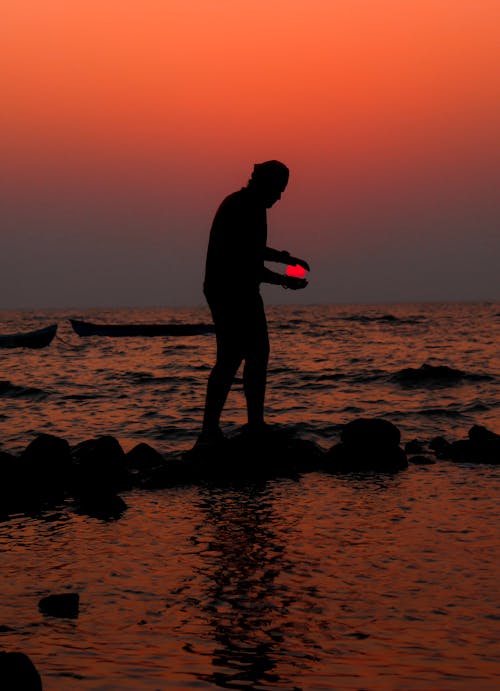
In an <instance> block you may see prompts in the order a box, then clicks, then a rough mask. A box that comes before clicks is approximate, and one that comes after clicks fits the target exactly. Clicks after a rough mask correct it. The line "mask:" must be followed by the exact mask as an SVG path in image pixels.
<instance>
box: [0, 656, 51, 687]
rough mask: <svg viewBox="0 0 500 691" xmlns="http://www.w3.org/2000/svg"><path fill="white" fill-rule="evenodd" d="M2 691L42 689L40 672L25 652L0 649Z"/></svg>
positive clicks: (0, 685)
mask: <svg viewBox="0 0 500 691" xmlns="http://www.w3.org/2000/svg"><path fill="white" fill-rule="evenodd" d="M0 688H1V689H2V691H42V680H41V678H40V674H39V673H38V670H37V669H36V667H35V665H34V664H33V663H32V661H31V660H30V658H29V657H28V656H27V655H25V654H24V653H18V652H14V653H8V652H5V651H0Z"/></svg>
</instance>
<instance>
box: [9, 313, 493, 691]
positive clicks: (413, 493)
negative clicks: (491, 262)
mask: <svg viewBox="0 0 500 691" xmlns="http://www.w3.org/2000/svg"><path fill="white" fill-rule="evenodd" d="M499 313H500V306H499V305H407V306H395V305H391V306H379V307H333V306H318V307H307V308H306V307H295V308H292V307H288V308H277V307H274V308H270V309H269V321H270V332H271V348H272V353H271V362H270V374H269V393H268V419H269V420H270V421H271V422H274V423H278V424H280V425H283V426H285V427H287V428H293V429H295V430H296V431H297V432H298V433H299V434H300V435H302V436H304V437H308V438H312V439H314V440H316V441H317V442H319V443H320V444H321V445H322V446H323V447H325V448H326V447H328V446H329V445H331V443H332V442H333V441H334V440H335V438H336V435H337V433H338V430H339V428H340V426H341V425H342V424H344V423H345V422H347V421H349V420H351V419H353V418H355V417H359V416H361V415H380V416H383V417H386V418H388V419H390V420H392V421H393V422H395V423H396V424H397V425H398V426H399V427H400V428H401V430H402V434H403V441H407V440H408V439H411V438H413V437H420V438H429V437H430V436H434V435H435V434H444V435H445V436H447V437H449V438H450V439H451V438H457V437H460V436H464V435H465V433H466V431H467V430H468V428H469V427H470V426H471V425H472V424H484V425H487V426H489V427H490V428H492V429H494V430H496V431H497V432H498V431H500V429H499V428H500V424H499V409H500V406H499V402H500V384H499V382H500V364H499V357H498V356H499V350H498V348H499V346H498V343H499V340H500V339H499V338H498V336H499V324H500V318H499V316H498V315H499ZM387 315H390V317H388V316H387ZM2 316H3V322H2V332H3V333H9V332H15V331H23V330H28V329H30V328H36V327H38V326H40V325H46V324H48V323H51V322H53V321H59V323H60V324H61V326H60V329H59V334H60V336H61V338H62V339H63V340H61V339H57V340H55V341H54V342H53V343H52V344H51V346H50V347H49V348H47V349H45V350H43V351H26V350H22V351H18V350H15V351H0V357H1V363H2V370H1V374H0V382H1V383H0V432H1V434H0V442H1V443H2V447H1V448H3V449H5V450H9V451H19V450H20V449H21V448H23V446H24V445H25V444H26V443H27V442H28V441H29V440H30V439H31V438H32V437H33V435H34V434H36V433H38V432H42V431H44V432H51V433H53V434H58V435H62V436H64V437H66V438H67V439H68V440H69V441H70V442H71V443H75V442H78V441H81V440H82V439H86V438H89V437H92V436H96V435H99V434H103V433H108V434H109V433H110V434H114V435H115V436H117V437H118V439H119V440H120V442H121V443H122V444H123V445H124V447H125V448H126V449H127V448H130V447H131V446H132V445H133V444H135V443H137V442H139V441H147V442H149V443H150V444H152V445H153V446H154V447H155V448H157V449H158V450H160V451H163V452H168V451H171V450H174V449H179V448H185V447H187V446H189V445H190V444H192V441H193V439H194V437H195V434H196V431H197V428H198V425H199V422H200V418H201V412H202V405H203V398H204V391H205V385H206V379H207V376H208V372H209V369H210V365H211V363H212V361H213V357H214V338H213V336H199V337H189V338H176V339H162V338H154V339H104V338H90V339H79V338H78V337H77V336H76V335H75V334H73V333H72V332H71V330H70V327H69V324H68V323H67V322H66V323H65V322H64V321H63V320H64V319H67V318H68V317H69V316H71V317H78V316H80V317H86V318H87V319H89V320H94V321H101V320H102V321H105V320H107V321H116V322H119V321H122V322H128V321H143V322H158V321H170V320H172V319H176V320H179V321H182V322H198V321H205V320H206V319H207V314H206V311H204V310H201V309H198V310H151V311H144V310H142V311H133V310H114V311H109V312H103V311H101V312H87V313H79V314H77V313H74V312H72V313H69V312H57V313H54V312H52V313H45V314H40V313H37V314H30V313H4V314H3V315H2ZM423 363H428V364H432V365H447V366H449V367H453V368H455V369H458V370H460V371H461V372H462V373H463V374H462V375H461V376H459V377H458V378H457V379H455V380H454V381H452V382H450V381H447V382H436V381H432V380H431V381H422V382H419V383H417V384H411V385H408V384H402V383H400V382H398V381H397V380H396V379H395V378H394V375H396V374H398V373H399V372H401V370H403V369H405V368H407V367H415V368H418V367H420V366H421V365H422V364H423ZM242 422H244V403H243V397H242V392H241V382H238V383H237V384H236V386H235V389H234V391H232V392H231V394H230V398H229V400H228V405H227V408H226V411H225V417H224V429H225V431H227V432H229V433H231V432H233V431H235V430H236V429H237V428H238V426H239V425H240V424H241V423H242ZM499 478H500V470H499V468H498V467H494V466H486V465H478V466H472V465H466V464H451V463H445V462H438V464H436V465H433V466H410V468H409V469H408V470H407V471H404V472H402V473H400V474H398V475H396V476H384V475H377V474H371V475H370V474H368V475H365V476H361V475H360V476H345V477H333V476H329V475H327V474H322V473H311V474H308V475H304V476H303V477H301V478H300V479H299V480H297V481H292V480H283V479H280V480H275V481H269V482H267V483H265V484H263V485H260V486H250V485H249V486H244V487H238V488H224V489H222V488H214V487H197V488H194V487H181V488H177V489H168V490H163V491H155V492H139V491H135V492H130V493H126V494H124V495H123V496H124V498H125V500H126V502H127V504H128V505H129V509H128V510H127V511H125V513H124V514H123V516H122V518H120V519H119V520H117V521H111V522H104V521H100V520H97V519H94V518H89V517H88V516H84V515H79V514H77V513H75V512H74V510H73V508H72V507H71V506H70V505H67V506H66V505H65V506H61V507H60V508H59V509H57V510H53V511H50V512H47V513H45V514H43V515H41V516H24V515H18V516H14V517H12V518H11V519H10V520H9V521H5V522H3V523H0V568H1V573H2V576H3V578H2V588H1V589H0V627H6V628H0V648H3V649H5V650H21V651H23V652H26V653H27V654H29V655H30V657H31V658H32V659H33V661H34V662H35V664H36V666H37V668H38V669H39V671H40V673H41V675H42V678H43V682H44V689H45V691H73V690H81V691H120V690H122V689H123V690H127V691H128V690H132V689H134V690H139V689H145V690H146V691H149V690H151V691H153V690H156V689H161V690H162V691H163V690H164V689H171V688H177V689H210V688H228V689H245V690H247V689H256V690H259V691H265V690H266V689H287V690H292V689H304V690H312V691H323V690H330V689H334V690H336V691H344V690H345V691H347V690H357V691H362V690H363V689H366V690H369V691H393V690H394V689H398V690H399V689H402V690H403V689H408V690H411V691H420V690H423V689H425V690H428V689H433V690H442V691H455V690H461V689H463V690H464V691H465V690H467V691H470V690H471V689H474V690H475V691H476V690H477V691H493V689H496V688H498V683H497V678H496V676H495V673H496V671H497V670H498V652H499V650H498V642H497V641H498V622H499V620H500V598H499V585H498V583H499V579H498V565H497V560H496V559H497V558H496V550H497V545H498V537H499V536H498V524H499V521H498V508H497V507H498V490H499ZM65 591H71V592H78V593H79V594H80V600H81V606H80V615H79V617H78V618H77V619H74V620H69V619H55V618H51V617H46V616H43V615H42V614H41V613H40V612H39V611H38V600H39V599H40V598H41V597H43V596H45V595H48V594H50V593H60V592H65Z"/></svg>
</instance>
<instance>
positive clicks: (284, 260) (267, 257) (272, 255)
mask: <svg viewBox="0 0 500 691" xmlns="http://www.w3.org/2000/svg"><path fill="white" fill-rule="evenodd" d="M289 259H290V252H287V251H286V250H275V249H274V248H273V247H266V249H265V251H264V261H266V262H278V263H279V264H288V263H289V262H288V260H289Z"/></svg>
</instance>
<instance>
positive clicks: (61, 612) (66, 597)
mask: <svg viewBox="0 0 500 691" xmlns="http://www.w3.org/2000/svg"><path fill="white" fill-rule="evenodd" d="M79 607H80V596H79V595H78V593H62V594H60V595H48V596H47V597H42V599H41V600H40V601H39V603H38V608H39V610H40V612H42V614H47V615H49V616H51V617H63V618H66V619H76V618H77V617H78V613H79Z"/></svg>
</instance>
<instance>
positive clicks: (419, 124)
mask: <svg viewBox="0 0 500 691" xmlns="http://www.w3.org/2000/svg"><path fill="white" fill-rule="evenodd" d="M499 27H500V2H498V0H474V2H473V1H471V0H405V1H402V0H328V1H327V0H272V1H270V0H255V1H254V2H246V1H244V0H231V1H230V0H227V1H226V0H217V2H209V1H208V0H189V1H187V0H106V1H105V2H103V1H102V0H71V2H68V1H67V0H7V2H6V3H4V7H3V9H2V20H1V23H0V51H1V65H2V68H1V70H0V75H1V76H0V86H1V93H2V100H3V105H2V108H1V109H0V144H1V148H2V151H3V153H2V162H1V163H0V175H1V181H2V183H3V189H4V195H5V196H6V197H7V200H6V201H7V207H8V212H9V213H8V223H7V231H6V232H7V235H8V238H9V242H8V244H7V249H8V250H9V254H8V257H9V260H10V261H9V264H10V265H11V266H15V265H18V264H19V259H20V257H21V255H22V252H23V248H24V251H27V252H28V255H29V258H30V261H31V262H34V263H36V262H37V258H38V259H39V258H40V257H44V252H46V249H44V248H46V247H47V242H48V243H49V245H50V247H51V249H52V251H53V252H56V255H57V259H58V266H59V267H61V266H63V267H64V266H67V265H69V263H71V261H73V259H74V253H75V252H76V250H77V249H78V251H79V252H80V253H81V252H83V255H84V256H85V258H86V261H87V262H90V263H91V264H92V262H94V265H95V270H96V275H97V276H98V277H99V276H100V281H98V293H96V294H93V293H92V294H90V295H86V293H85V287H84V286H83V285H81V284H79V283H78V279H77V278H76V277H75V276H73V275H71V276H69V275H68V272H67V271H66V273H65V270H64V269H63V268H59V269H57V267H56V266H55V265H54V267H53V269H54V270H53V272H52V273H53V274H54V280H53V283H51V281H50V280H48V283H47V292H46V298H45V299H46V301H47V302H48V303H51V304H57V299H58V289H57V284H58V285H59V286H60V285H61V283H64V282H65V285H66V286H69V293H68V291H66V297H65V300H66V301H67V300H70V303H69V304H71V299H73V300H74V302H75V304H77V303H79V302H82V304H113V303H114V302H115V301H116V300H117V299H118V297H119V294H117V295H115V294H114V293H108V296H109V300H107V299H106V293H107V285H106V266H107V265H108V266H109V261H111V258H112V257H116V248H117V243H119V247H120V248H121V249H120V251H121V260H120V261H121V262H122V269H117V272H115V274H116V275H114V278H115V282H116V281H118V283H120V281H123V288H124V293H123V294H124V295H125V297H126V299H125V303H129V302H134V299H135V297H134V294H131V293H130V291H129V292H128V293H127V290H126V288H127V286H126V282H125V277H126V274H127V271H130V264H131V262H132V260H134V261H135V262H137V257H138V256H141V257H142V260H143V264H142V265H141V266H142V270H143V271H145V272H146V271H149V272H150V271H151V261H153V260H157V258H158V255H159V254H162V253H163V255H164V256H165V257H166V260H165V261H166V262H167V264H168V257H169V256H173V257H175V262H174V261H172V267H174V266H178V265H179V261H181V263H182V264H183V266H182V269H183V275H184V273H185V275H186V276H189V280H186V283H185V284H184V283H183V282H182V280H181V281H180V284H179V281H177V282H176V287H175V291H173V286H172V285H170V284H169V281H168V279H167V278H164V281H163V282H162V280H160V279H159V278H158V279H157V280H156V281H154V282H153V283H151V281H150V282H149V284H148V285H147V286H146V288H145V289H144V292H143V293H141V294H140V295H139V296H136V297H137V301H138V304H151V303H153V304H161V303H162V302H166V303H169V302H172V300H169V298H170V297H171V296H172V294H173V292H176V296H175V300H174V302H178V303H183V302H187V303H192V302H200V301H201V300H202V298H201V294H199V291H198V298H197V299H196V294H195V292H193V291H194V289H193V288H191V286H193V285H194V283H195V282H196V280H197V279H196V276H197V275H198V274H199V273H200V271H201V269H200V264H202V262H203V253H204V250H205V244H206V236H207V232H208V227H209V224H210V220H211V216H212V214H213V212H214V210H215V207H216V206H217V204H218V202H219V201H220V198H221V197H222V196H223V195H224V194H226V193H228V192H230V191H232V190H233V189H236V188H237V187H239V186H241V185H242V184H244V183H245V181H246V179H247V178H248V175H249V172H250V168H251V164H253V162H255V161H259V160H264V159H267V158H279V159H281V160H283V161H284V162H285V163H287V164H288V165H289V167H290V168H291V171H292V177H291V181H290V185H289V189H288V191H287V194H286V195H285V196H284V198H283V201H282V202H281V204H280V205H279V206H277V207H276V209H275V210H273V211H272V212H271V214H270V221H272V222H271V223H270V244H273V245H275V246H278V247H288V248H289V249H291V250H292V251H294V252H300V253H302V254H303V255H304V256H306V257H309V258H311V263H312V264H313V271H314V261H315V260H316V267H317V274H316V277H317V281H316V284H315V286H313V281H314V273H312V274H311V290H310V292H309V293H308V295H306V294H305V293H304V295H303V299H304V300H306V301H312V300H314V301H317V300H324V301H335V300H337V299H339V300H353V301H354V300H363V299H367V300H368V299H372V297H373V299H380V300H382V299H391V291H390V290H389V286H387V287H386V288H384V290H382V291H380V294H379V293H377V291H375V292H374V291H373V286H374V285H375V286H376V285H377V280H378V278H380V277H381V276H385V275H386V273H387V266H383V262H384V258H385V257H390V258H391V261H392V262H398V261H399V262H400V263H401V261H402V259H403V257H405V256H406V257H407V256H408V253H411V252H412V251H413V252H414V253H415V252H416V253H417V254H416V256H418V258H419V259H420V260H421V261H424V260H425V259H427V260H428V266H429V271H430V274H431V278H433V283H432V290H433V291H434V292H433V293H432V294H428V285H429V283H428V278H429V277H427V278H426V280H425V282H424V283H425V285H419V276H418V275H417V273H415V275H414V277H413V282H411V285H407V283H408V278H407V276H406V275H403V274H404V272H403V273H402V275H401V277H400V278H399V279H397V280H396V278H395V284H394V286H393V299H394V300H397V299H399V298H401V299H430V298H432V297H435V298H436V299H440V298H444V299H446V298H452V297H453V295H454V293H453V291H452V292H451V293H450V294H449V293H448V292H447V290H448V288H446V286H445V283H446V284H447V285H448V284H449V280H452V281H456V282H457V283H456V288H457V290H458V288H459V287H460V288H461V290H462V292H463V287H464V282H463V279H462V280H461V281H459V277H460V274H462V273H463V270H464V268H465V267H467V265H468V264H467V262H470V261H471V256H472V255H471V249H473V250H474V251H476V253H477V243H478V242H479V243H480V244H481V245H482V246H484V256H483V255H482V254H481V253H479V254H478V255H477V257H475V260H474V261H475V262H476V263H475V264H474V267H475V268H474V271H473V274H474V276H476V274H477V275H478V276H479V275H480V276H481V277H482V278H481V280H482V283H481V290H482V291H483V292H482V293H481V291H479V293H478V294H476V293H474V291H472V292H471V293H470V296H469V297H471V298H474V297H484V298H486V297H490V298H493V297H498V290H497V292H496V295H495V294H494V283H495V281H494V274H493V273H491V272H490V269H489V268H488V267H489V266H490V264H489V263H488V262H490V263H491V260H492V259H491V258H492V253H493V255H494V254H495V252H498V245H497V244H496V239H495V238H496V236H497V233H495V229H497V228H498V225H497V220H495V219H498V212H499V202H498V188H499V182H500V176H499V169H500V145H499V137H498V123H499V122H500V68H499V65H500V28H499ZM426 240H427V245H426V244H425V242H426ZM92 241H94V245H95V244H96V242H95V241H97V244H98V247H95V248H94V253H93V249H92ZM431 241H432V242H433V243H434V249H435V250H436V248H437V249H438V250H439V251H444V249H445V248H446V251H449V249H450V247H451V248H452V249H453V251H454V252H455V254H456V257H457V258H456V261H457V262H458V263H457V264H456V269H455V270H453V271H452V272H451V274H450V275H449V276H447V277H443V276H442V275H441V278H440V277H439V275H437V273H436V275H435V276H433V271H436V272H437V271H438V263H437V262H436V266H435V267H434V268H433V267H432V261H434V260H435V257H434V256H429V255H428V248H429V243H430V242H431ZM37 243H39V244H37ZM426 247H427V249H426ZM35 250H36V252H35ZM417 250H418V252H420V254H419V253H418V252H417ZM374 251H378V252H379V255H377V257H376V259H377V261H378V262H379V267H380V269H379V273H377V271H374V270H372V271H371V272H370V271H368V274H369V276H368V279H367V283H366V285H363V283H362V282H361V283H360V282H359V279H358V283H356V284H355V285H354V286H353V285H351V286H350V287H349V285H347V284H346V281H347V280H348V276H349V275H351V276H352V273H353V270H354V268H355V267H358V273H359V272H361V269H362V270H363V271H364V272H366V271H367V269H368V267H367V266H365V264H363V257H364V256H365V254H368V255H369V256H370V257H371V258H372V259H373V258H374V255H373V252H374ZM30 252H31V255H30ZM426 252H427V254H426ZM473 258H474V257H473ZM496 258H497V259H498V254H496ZM360 261H361V264H362V266H361V265H360V264H359V262H360ZM339 262H342V265H340V264H339ZM349 262H351V264H349ZM380 262H381V264H380ZM153 265H154V270H155V271H156V270H158V271H159V270H160V267H161V264H158V265H155V264H154V261H153ZM134 266H136V270H137V271H139V269H138V268H137V265H136V264H135V265H134ZM148 267H149V269H148ZM360 267H361V268H360ZM492 269H493V267H491V270H492ZM339 271H340V272H342V271H344V272H345V278H343V279H342V280H341V281H339V282H338V283H336V282H335V281H334V280H332V279H331V277H330V274H332V273H334V272H337V275H338V273H339ZM396 273H397V272H396ZM379 274H380V275H379ZM139 276H140V272H139V273H138V274H137V277H139ZM444 278H447V279H449V280H447V281H444ZM68 281H69V283H68ZM440 281H441V283H440ZM199 282H200V283H201V278H200V280H199ZM44 283H45V281H44ZM146 283H148V281H146ZM9 285H11V284H10V283H9ZM0 287H1V286H0ZM497 287H498V285H497ZM350 288H351V290H350ZM476 288H477V284H476ZM198 289H199V286H198ZM441 289H443V290H441ZM9 290H10V293H11V295H10V296H9V298H8V299H7V300H6V304H5V305H4V306H10V305H12V306H15V305H22V304H29V303H30V295H29V293H30V284H29V280H28V286H27V287H25V288H23V289H22V291H21V294H20V295H19V296H16V294H12V287H11V288H10V289H9ZM183 291H184V292H183ZM186 291H187V292H186ZM492 291H493V292H492ZM2 292H3V291H2ZM483 293H484V294H483ZM68 295H69V297H68ZM280 297H281V296H280ZM301 297H302V296H301ZM456 297H457V298H465V297H468V295H467V294H461V293H460V291H458V292H457V293H456ZM36 299H40V298H39V296H38V295H37V296H36ZM86 299H87V302H85V300H86ZM110 300H111V303H110ZM35 302H36V300H35ZM63 302H64V301H63ZM33 304H34V303H33ZM0 306H2V305H0Z"/></svg>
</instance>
